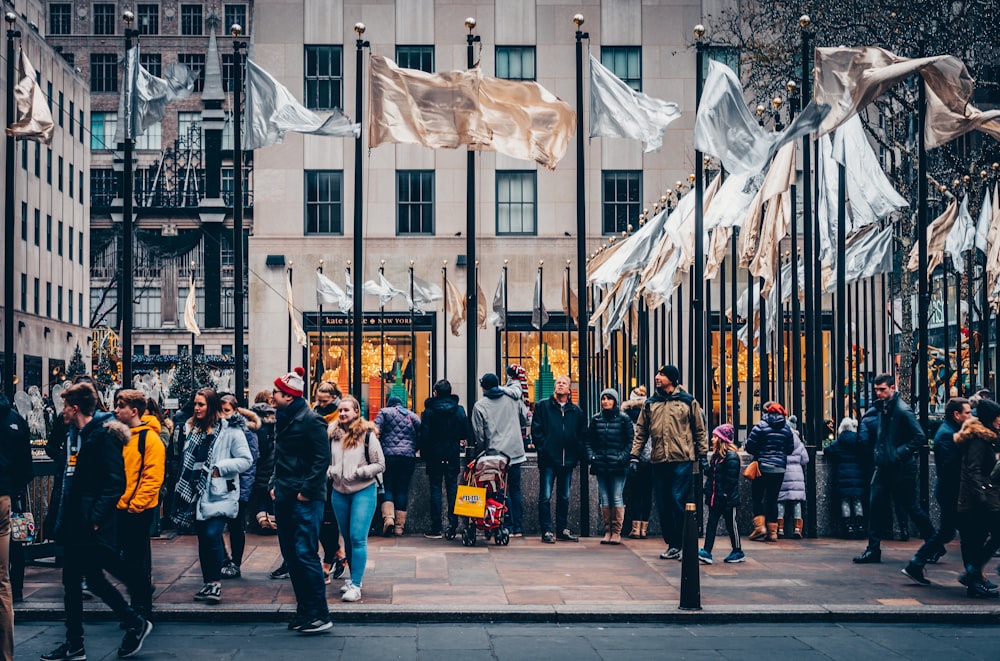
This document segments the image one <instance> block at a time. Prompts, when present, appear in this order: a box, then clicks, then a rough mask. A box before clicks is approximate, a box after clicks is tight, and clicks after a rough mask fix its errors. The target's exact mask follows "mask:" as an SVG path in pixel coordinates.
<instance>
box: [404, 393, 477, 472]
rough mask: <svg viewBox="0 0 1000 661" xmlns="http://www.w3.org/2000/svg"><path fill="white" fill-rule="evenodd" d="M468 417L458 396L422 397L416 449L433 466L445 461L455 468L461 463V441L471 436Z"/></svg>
mask: <svg viewBox="0 0 1000 661" xmlns="http://www.w3.org/2000/svg"><path fill="white" fill-rule="evenodd" d="M470 431H471V430H470V429H469V418H468V416H466V415H465V409H464V408H462V406H461V405H459V403H458V395H446V396H444V397H428V398H427V399H425V400H424V413H423V415H422V416H421V418H420V433H419V434H418V435H417V449H419V450H420V456H421V457H422V458H423V460H424V461H426V462H427V467H428V470H430V468H431V467H432V466H437V465H440V464H446V465H447V466H448V467H450V468H451V469H453V471H457V470H458V469H459V465H460V463H461V461H460V456H461V454H462V441H463V440H466V441H467V440H468V439H469V437H470V436H471V434H470Z"/></svg>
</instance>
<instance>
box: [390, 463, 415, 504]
mask: <svg viewBox="0 0 1000 661" xmlns="http://www.w3.org/2000/svg"><path fill="white" fill-rule="evenodd" d="M416 466H417V459H416V457H399V456H394V455H389V456H388V457H386V458H385V474H384V475H383V476H382V477H383V478H385V498H383V500H385V502H387V503H392V504H393V505H395V507H396V509H397V510H402V511H404V512H405V511H406V507H407V505H409V504H410V480H411V479H412V478H413V469H414V468H416Z"/></svg>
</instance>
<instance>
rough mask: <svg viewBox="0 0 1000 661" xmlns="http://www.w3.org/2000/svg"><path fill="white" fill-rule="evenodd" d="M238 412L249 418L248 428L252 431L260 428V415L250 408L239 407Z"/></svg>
mask: <svg viewBox="0 0 1000 661" xmlns="http://www.w3.org/2000/svg"><path fill="white" fill-rule="evenodd" d="M236 412H237V413H239V414H240V415H242V416H243V417H244V418H246V419H247V429H249V430H250V431H252V432H256V431H257V430H259V429H260V424H261V423H260V416H259V415H257V414H256V413H254V412H253V411H252V410H250V409H245V408H238V409H236Z"/></svg>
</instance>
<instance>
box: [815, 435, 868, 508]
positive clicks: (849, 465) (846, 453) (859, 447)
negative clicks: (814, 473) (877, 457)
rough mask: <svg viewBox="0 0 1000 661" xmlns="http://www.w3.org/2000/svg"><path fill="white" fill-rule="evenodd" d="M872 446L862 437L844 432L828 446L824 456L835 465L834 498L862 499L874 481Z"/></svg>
mask: <svg viewBox="0 0 1000 661" xmlns="http://www.w3.org/2000/svg"><path fill="white" fill-rule="evenodd" d="M871 454H872V449H871V446H870V445H865V444H864V442H863V441H862V440H861V435H860V434H858V433H857V432H853V431H845V432H843V433H842V434H841V435H840V436H839V437H838V438H837V440H836V441H834V442H833V443H831V444H830V445H828V446H826V448H825V449H824V450H823V456H824V457H825V458H826V459H827V460H829V461H830V463H831V464H832V465H833V480H832V484H831V486H832V495H833V497H834V498H861V497H862V496H864V495H865V489H866V488H867V487H868V484H869V483H870V482H871V479H872V471H871Z"/></svg>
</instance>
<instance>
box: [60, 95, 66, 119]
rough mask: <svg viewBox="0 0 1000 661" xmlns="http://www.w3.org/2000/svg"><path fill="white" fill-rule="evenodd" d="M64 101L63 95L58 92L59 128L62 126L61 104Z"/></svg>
mask: <svg viewBox="0 0 1000 661" xmlns="http://www.w3.org/2000/svg"><path fill="white" fill-rule="evenodd" d="M65 101H66V97H65V95H63V93H62V92H59V126H62V125H63V104H64V102H65Z"/></svg>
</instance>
